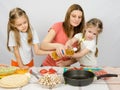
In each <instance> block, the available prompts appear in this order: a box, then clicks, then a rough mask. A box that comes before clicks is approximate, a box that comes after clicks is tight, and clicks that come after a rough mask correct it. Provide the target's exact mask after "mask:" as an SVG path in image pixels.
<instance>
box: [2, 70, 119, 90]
mask: <svg viewBox="0 0 120 90" xmlns="http://www.w3.org/2000/svg"><path fill="white" fill-rule="evenodd" d="M34 69H35V68H34ZM113 80H114V79H113ZM115 80H116V79H115ZM117 80H118V79H117ZM119 80H120V77H119ZM108 83H109V84H108ZM0 90H50V89H46V88H43V87H41V85H39V84H38V83H37V78H36V77H34V76H33V75H31V78H30V81H29V83H28V84H27V85H25V86H23V87H21V88H12V89H6V88H0ZM51 90H120V81H118V82H117V83H116V81H113V82H108V81H107V82H106V81H104V80H95V81H93V83H91V84H90V85H87V86H72V85H68V84H64V83H63V84H61V85H59V86H57V87H55V88H53V89H51Z"/></svg>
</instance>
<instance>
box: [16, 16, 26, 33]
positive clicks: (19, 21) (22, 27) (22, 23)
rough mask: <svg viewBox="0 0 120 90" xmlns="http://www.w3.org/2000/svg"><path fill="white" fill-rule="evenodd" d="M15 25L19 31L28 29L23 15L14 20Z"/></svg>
mask: <svg viewBox="0 0 120 90" xmlns="http://www.w3.org/2000/svg"><path fill="white" fill-rule="evenodd" d="M15 27H16V28H17V29H18V30H19V31H21V32H26V31H27V30H28V20H27V18H26V17H25V16H21V17H19V18H17V19H16V20H15Z"/></svg>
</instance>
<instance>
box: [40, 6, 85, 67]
mask: <svg viewBox="0 0 120 90" xmlns="http://www.w3.org/2000/svg"><path fill="white" fill-rule="evenodd" d="M84 24H85V19H84V11H83V9H82V8H81V6H80V5H78V4H73V5H71V6H70V7H69V8H68V10H67V13H66V16H65V20H64V21H63V22H57V23H55V24H54V25H52V26H51V27H50V29H49V31H48V34H47V35H46V37H45V38H44V40H43V41H42V43H41V46H40V47H41V49H43V50H49V51H56V52H57V54H58V56H59V57H61V58H60V59H59V60H57V61H54V60H53V59H52V58H51V57H50V55H48V56H47V57H46V59H45V60H44V61H43V63H42V66H61V67H64V66H70V65H71V64H73V63H75V62H76V61H75V60H72V59H71V58H65V57H64V58H63V56H64V51H65V46H64V45H65V43H66V42H67V41H68V40H69V39H71V38H72V37H73V36H74V35H75V34H77V33H80V32H82V30H83V28H84Z"/></svg>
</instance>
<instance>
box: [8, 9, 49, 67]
mask: <svg viewBox="0 0 120 90" xmlns="http://www.w3.org/2000/svg"><path fill="white" fill-rule="evenodd" d="M7 35H8V37H7V48H8V50H9V51H11V52H13V58H12V60H11V65H12V66H18V67H20V68H29V67H32V66H34V60H33V50H32V46H33V48H34V53H35V54H38V55H41V54H49V52H48V51H42V50H40V49H39V45H38V44H39V38H38V36H37V33H36V31H35V30H34V29H32V27H31V25H30V22H29V18H28V16H27V14H26V12H25V11H24V10H22V9H21V8H14V9H12V10H11V11H10V13H9V21H8V31H7Z"/></svg>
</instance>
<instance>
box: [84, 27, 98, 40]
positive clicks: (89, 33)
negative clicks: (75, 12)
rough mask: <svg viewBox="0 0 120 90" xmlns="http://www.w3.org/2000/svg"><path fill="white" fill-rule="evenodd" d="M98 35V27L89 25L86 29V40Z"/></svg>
mask: <svg viewBox="0 0 120 90" xmlns="http://www.w3.org/2000/svg"><path fill="white" fill-rule="evenodd" d="M97 35H98V30H97V28H96V27H89V28H87V29H86V31H85V39H86V40H93V39H95V38H96V36H97Z"/></svg>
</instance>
